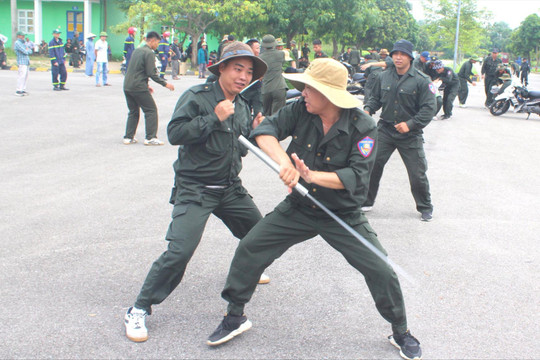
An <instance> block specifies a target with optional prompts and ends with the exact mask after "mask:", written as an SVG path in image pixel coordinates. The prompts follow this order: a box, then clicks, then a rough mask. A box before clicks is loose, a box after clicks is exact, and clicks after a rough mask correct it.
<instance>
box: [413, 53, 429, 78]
mask: <svg viewBox="0 0 540 360" xmlns="http://www.w3.org/2000/svg"><path fill="white" fill-rule="evenodd" d="M429 59H430V57H429V52H428V51H423V52H422V53H421V54H420V55H418V56H417V57H416V59H414V61H413V67H415V68H417V69H418V70H420V71H421V72H423V73H424V74H425V73H426V67H427V62H428V61H429Z"/></svg>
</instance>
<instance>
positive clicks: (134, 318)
mask: <svg viewBox="0 0 540 360" xmlns="http://www.w3.org/2000/svg"><path fill="white" fill-rule="evenodd" d="M146 315H148V313H147V312H146V311H144V310H141V309H137V308H135V307H130V308H129V309H128V311H127V312H126V316H125V317H124V325H125V326H126V336H127V338H128V339H129V340H131V341H135V342H143V341H146V340H148V330H146V325H145V320H146Z"/></svg>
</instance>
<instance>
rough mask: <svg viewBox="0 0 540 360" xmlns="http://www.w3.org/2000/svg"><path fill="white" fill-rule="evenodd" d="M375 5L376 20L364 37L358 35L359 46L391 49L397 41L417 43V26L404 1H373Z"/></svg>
mask: <svg viewBox="0 0 540 360" xmlns="http://www.w3.org/2000/svg"><path fill="white" fill-rule="evenodd" d="M375 4H376V6H377V9H378V13H377V14H376V16H377V18H376V20H375V22H374V24H373V25H372V26H371V27H370V28H369V29H368V30H367V31H366V32H365V34H363V35H364V36H362V34H359V38H358V43H359V44H360V45H362V46H378V47H381V48H391V47H392V46H393V44H394V43H395V42H396V41H397V40H399V39H406V40H409V41H410V42H412V43H413V44H414V43H416V42H417V36H418V25H417V23H416V20H415V19H414V17H413V16H412V14H411V5H410V4H409V3H408V2H407V1H406V0H375Z"/></svg>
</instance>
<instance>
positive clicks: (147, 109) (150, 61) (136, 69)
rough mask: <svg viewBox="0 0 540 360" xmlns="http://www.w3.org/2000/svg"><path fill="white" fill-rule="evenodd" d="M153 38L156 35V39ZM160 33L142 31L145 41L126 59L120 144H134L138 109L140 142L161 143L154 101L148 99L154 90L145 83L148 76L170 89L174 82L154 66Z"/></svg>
mask: <svg viewBox="0 0 540 360" xmlns="http://www.w3.org/2000/svg"><path fill="white" fill-rule="evenodd" d="M156 37H157V38H156ZM160 39H161V36H160V35H159V34H158V33H157V32H155V31H150V32H149V33H148V34H146V44H145V45H144V46H141V47H139V48H137V49H135V51H133V54H132V55H131V60H130V62H129V65H128V66H129V72H126V77H125V78H124V95H125V96H126V103H127V107H128V110H129V113H128V118H127V124H126V134H125V135H124V140H123V142H124V144H125V145H131V144H135V143H137V139H135V133H136V132H137V125H138V124H139V115H140V109H142V110H143V111H144V120H145V123H146V137H145V140H144V145H150V146H155V145H163V144H164V143H163V141H161V140H159V139H158V138H157V130H158V111H157V107H156V103H155V102H154V99H153V98H152V93H153V92H154V89H152V88H151V87H150V85H148V78H150V79H152V80H154V81H155V82H157V83H158V84H160V85H161V86H165V87H166V88H167V89H169V90H171V91H173V90H174V85H173V84H169V83H167V81H165V79H163V78H160V77H159V74H158V73H157V69H156V62H155V59H156V57H155V54H154V50H156V49H157V47H158V45H159V40H160Z"/></svg>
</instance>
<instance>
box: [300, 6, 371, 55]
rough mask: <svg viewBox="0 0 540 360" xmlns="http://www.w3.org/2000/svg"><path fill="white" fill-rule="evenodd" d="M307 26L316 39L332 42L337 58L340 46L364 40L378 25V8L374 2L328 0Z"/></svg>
mask: <svg viewBox="0 0 540 360" xmlns="http://www.w3.org/2000/svg"><path fill="white" fill-rule="evenodd" d="M320 5H321V8H319V13H318V14H317V16H316V17H315V18H313V20H310V21H308V22H307V24H306V26H307V27H308V28H309V29H311V31H312V33H313V35H314V36H315V37H321V38H326V39H329V40H330V41H332V46H333V54H332V55H333V56H334V57H337V55H338V52H339V49H338V44H339V43H341V44H342V46H343V47H344V46H345V45H347V44H355V42H356V39H357V38H363V37H364V35H365V33H366V32H367V30H368V29H369V28H370V27H371V25H373V24H375V23H376V21H377V20H376V14H378V10H377V7H376V6H375V2H374V1H373V0H326V1H320Z"/></svg>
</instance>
